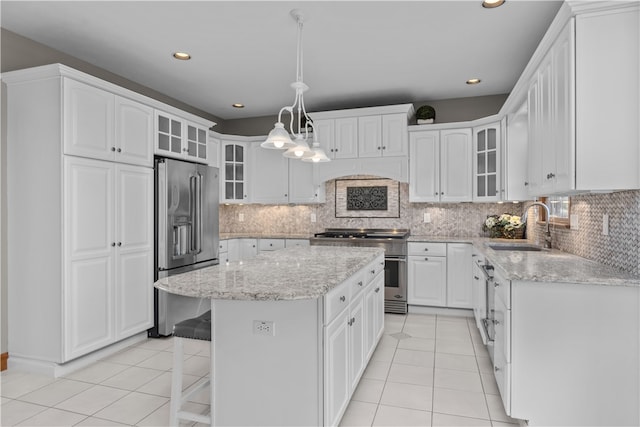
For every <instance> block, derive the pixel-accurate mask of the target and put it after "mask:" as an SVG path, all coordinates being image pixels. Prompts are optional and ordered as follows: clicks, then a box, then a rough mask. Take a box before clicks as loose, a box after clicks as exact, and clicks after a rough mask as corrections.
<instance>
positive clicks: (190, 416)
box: [178, 411, 211, 425]
mask: <svg viewBox="0 0 640 427" xmlns="http://www.w3.org/2000/svg"><path fill="white" fill-rule="evenodd" d="M178 418H179V419H181V420H189V421H196V422H199V423H202V424H209V425H211V413H209V415H202V414H196V413H195V412H187V411H178Z"/></svg>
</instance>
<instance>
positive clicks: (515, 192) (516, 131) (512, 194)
mask: <svg viewBox="0 0 640 427" xmlns="http://www.w3.org/2000/svg"><path fill="white" fill-rule="evenodd" d="M528 123H529V121H528V118H527V103H526V102H524V103H523V104H522V105H521V106H520V107H519V108H518V109H517V110H516V111H515V112H514V113H511V114H509V115H508V116H507V117H504V118H503V119H502V128H503V129H504V131H503V133H502V134H503V135H504V138H502V147H503V149H502V153H503V154H502V159H501V161H502V166H503V167H502V190H503V193H502V199H503V200H512V201H517V200H527V199H528V193H527V187H528V185H529V182H528V180H527V179H528V178H527V161H528V156H527V147H528V144H527V141H528V139H529V133H528Z"/></svg>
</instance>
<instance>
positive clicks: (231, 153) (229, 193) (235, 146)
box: [221, 142, 247, 203]
mask: <svg viewBox="0 0 640 427" xmlns="http://www.w3.org/2000/svg"><path fill="white" fill-rule="evenodd" d="M246 154H247V146H246V145H245V144H243V143H238V142H224V143H223V144H222V155H223V165H222V168H223V171H224V172H223V178H222V191H221V194H222V197H221V198H222V199H223V200H221V201H223V202H225V203H243V202H246V201H247V178H246Z"/></svg>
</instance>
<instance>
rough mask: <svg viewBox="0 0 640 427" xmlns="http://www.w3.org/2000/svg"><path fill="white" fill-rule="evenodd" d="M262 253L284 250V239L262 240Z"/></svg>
mask: <svg viewBox="0 0 640 427" xmlns="http://www.w3.org/2000/svg"><path fill="white" fill-rule="evenodd" d="M259 248H260V251H261V252H262V251H275V250H278V249H284V239H260V242H259Z"/></svg>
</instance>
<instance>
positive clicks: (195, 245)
mask: <svg viewBox="0 0 640 427" xmlns="http://www.w3.org/2000/svg"><path fill="white" fill-rule="evenodd" d="M189 181H190V182H189V184H190V187H191V201H192V203H191V224H192V227H191V233H192V234H191V253H193V254H199V253H200V252H202V175H201V174H200V173H196V175H193V176H191V177H190V178H189Z"/></svg>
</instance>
